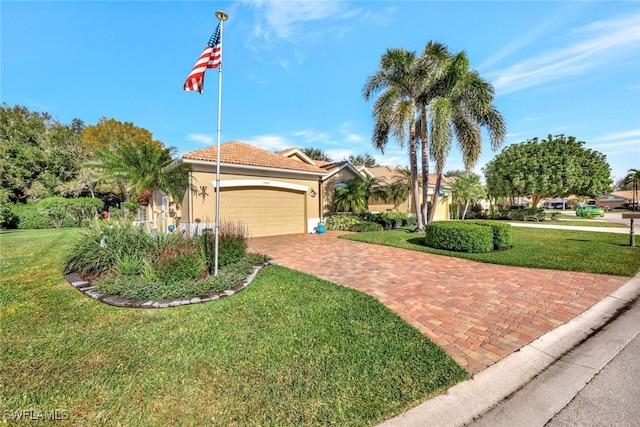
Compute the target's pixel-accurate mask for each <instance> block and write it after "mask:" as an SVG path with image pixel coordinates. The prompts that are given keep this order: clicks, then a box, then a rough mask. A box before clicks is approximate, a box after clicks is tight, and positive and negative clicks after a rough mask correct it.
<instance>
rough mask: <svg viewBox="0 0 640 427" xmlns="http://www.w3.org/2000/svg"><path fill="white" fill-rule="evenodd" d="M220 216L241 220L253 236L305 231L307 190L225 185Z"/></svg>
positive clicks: (231, 219)
mask: <svg viewBox="0 0 640 427" xmlns="http://www.w3.org/2000/svg"><path fill="white" fill-rule="evenodd" d="M220 218H221V219H222V220H226V221H233V222H236V221H238V220H241V221H242V222H243V223H244V224H245V225H246V226H247V229H248V231H249V235H250V236H251V237H260V236H275V235H280V234H297V233H304V232H305V231H306V227H305V224H306V215H305V198H304V193H302V192H295V191H290V190H282V189H272V188H225V189H223V190H222V191H221V193H220Z"/></svg>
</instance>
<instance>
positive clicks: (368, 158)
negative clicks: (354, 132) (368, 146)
mask: <svg viewBox="0 0 640 427" xmlns="http://www.w3.org/2000/svg"><path fill="white" fill-rule="evenodd" d="M347 160H348V161H349V163H351V164H352V165H356V166H361V165H362V166H365V167H367V168H375V167H376V166H380V165H379V164H378V162H377V161H376V159H375V157H373V156H372V155H371V154H369V153H364V154H358V155H357V156H354V155H353V154H352V155H350V156H349V157H348V158H347Z"/></svg>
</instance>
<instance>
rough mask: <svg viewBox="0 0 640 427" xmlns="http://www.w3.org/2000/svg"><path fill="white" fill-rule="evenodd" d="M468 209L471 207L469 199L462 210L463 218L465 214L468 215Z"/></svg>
mask: <svg viewBox="0 0 640 427" xmlns="http://www.w3.org/2000/svg"><path fill="white" fill-rule="evenodd" d="M467 209H469V201H468V200H467V203H465V204H464V211H463V212H462V219H464V217H465V216H467Z"/></svg>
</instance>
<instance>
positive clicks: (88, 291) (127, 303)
mask: <svg viewBox="0 0 640 427" xmlns="http://www.w3.org/2000/svg"><path fill="white" fill-rule="evenodd" d="M275 263H276V262H275V261H273V260H272V261H268V262H265V263H264V264H262V265H258V266H255V267H253V272H252V273H251V274H250V275H249V276H248V277H247V278H246V280H245V281H244V282H242V283H240V284H238V285H236V286H234V287H233V288H231V289H227V290H225V291H221V292H215V293H212V294H209V295H204V296H198V297H184V298H176V299H154V300H148V299H147V300H137V299H126V298H120V297H118V296H116V295H107V294H103V293H100V292H98V291H97V290H96V289H95V287H94V286H93V283H91V282H89V281H86V280H84V279H83V278H82V277H80V275H79V274H78V273H69V274H65V276H64V278H65V279H66V280H67V282H69V284H70V285H71V286H73V287H74V288H76V289H77V290H78V291H80V292H82V293H83V294H85V295H86V296H88V297H90V298H93V299H95V300H98V301H100V302H102V303H104V304H108V305H112V306H115V307H123V308H170V307H180V306H183V305H191V304H200V303H203V302H209V301H215V300H219V299H221V298H224V297H228V296H231V295H235V294H237V293H238V292H241V291H243V290H244V289H246V288H247V287H248V286H249V284H251V282H252V281H253V279H254V278H255V277H256V274H258V271H260V270H261V269H262V268H264V267H266V266H268V265H272V264H275Z"/></svg>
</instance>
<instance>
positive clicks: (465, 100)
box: [428, 51, 506, 220]
mask: <svg viewBox="0 0 640 427" xmlns="http://www.w3.org/2000/svg"><path fill="white" fill-rule="evenodd" d="M433 86H434V88H433V92H432V97H431V99H430V101H429V103H428V110H429V118H430V125H431V126H430V127H431V159H432V160H433V161H434V162H435V164H436V173H437V180H436V185H435V191H434V194H433V201H432V205H433V206H436V204H437V203H438V196H439V195H438V193H439V188H440V184H441V181H442V174H443V171H444V166H445V163H446V160H447V157H448V156H449V153H450V152H451V148H452V147H451V146H452V140H453V137H454V135H455V139H456V141H457V143H458V147H459V149H460V151H461V152H462V159H463V162H464V166H465V169H466V170H467V171H470V170H471V169H472V168H473V166H475V164H476V163H477V161H478V158H479V156H480V152H481V149H482V135H481V132H480V128H481V127H484V128H485V129H486V130H487V131H488V132H489V139H490V141H491V148H492V149H493V150H494V151H495V150H497V149H498V148H500V146H501V145H502V143H503V142H504V139H505V136H506V127H505V124H504V119H503V118H502V115H501V114H500V112H499V111H498V109H497V108H496V107H495V106H494V105H493V98H494V89H493V86H492V85H491V84H490V83H489V82H487V81H486V80H484V79H483V78H482V77H480V75H479V74H478V73H477V72H476V71H472V70H469V60H468V59H467V55H466V53H465V52H464V51H463V52H460V53H458V54H457V55H455V56H453V57H452V58H451V59H450V61H449V62H448V64H447V67H446V70H445V72H444V73H443V75H442V76H441V78H440V79H438V82H437V83H436V84H434V85H433ZM434 212H435V209H432V211H431V213H430V215H429V217H430V218H429V220H433V214H434Z"/></svg>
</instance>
